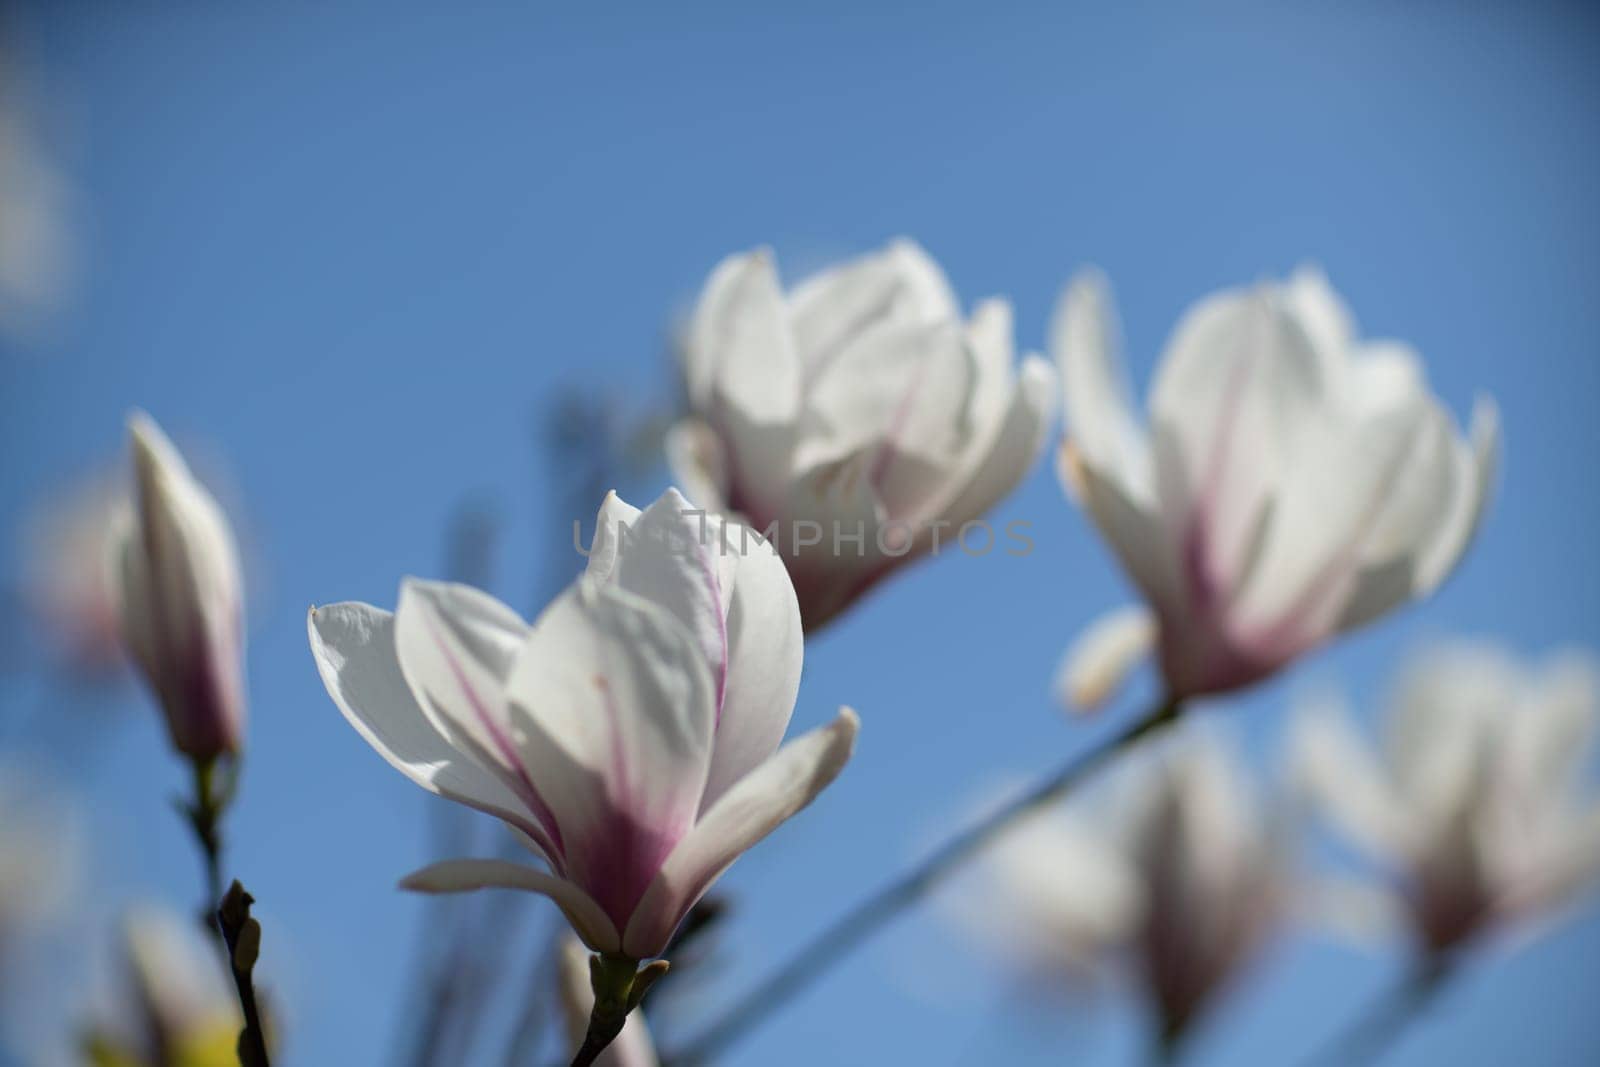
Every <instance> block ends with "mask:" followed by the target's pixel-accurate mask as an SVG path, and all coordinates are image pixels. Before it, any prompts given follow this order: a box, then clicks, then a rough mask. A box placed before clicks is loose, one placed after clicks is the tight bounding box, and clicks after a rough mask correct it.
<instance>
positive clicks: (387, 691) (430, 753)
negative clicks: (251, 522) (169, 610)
mask: <svg viewBox="0 0 1600 1067" xmlns="http://www.w3.org/2000/svg"><path fill="white" fill-rule="evenodd" d="M306 631H307V633H308V634H309V635H310V638H311V653H312V656H313V657H314V658H315V659H316V661H317V672H318V673H319V674H321V675H322V684H323V685H325V686H327V689H328V695H329V696H331V697H332V698H333V702H334V703H335V704H337V705H338V707H339V710H340V711H341V712H342V713H343V714H344V717H345V721H347V722H348V723H349V724H350V725H351V726H353V727H355V730H356V732H357V733H358V734H360V735H361V736H362V738H363V739H364V740H365V741H366V742H367V744H369V745H371V746H372V747H373V748H374V749H376V750H377V751H378V754H379V755H380V756H382V757H383V758H384V759H385V760H387V761H388V762H389V765H390V766H392V767H394V768H395V769H396V770H398V771H399V772H400V773H401V774H404V775H405V776H406V777H407V778H410V779H411V780H412V781H413V782H416V783H417V784H418V785H420V786H422V788H424V789H426V790H428V792H430V793H436V794H438V795H439V796H442V797H447V798H449V799H450V800H455V801H459V802H460V803H462V804H466V805H468V806H470V807H473V808H476V809H478V810H479V811H483V812H487V813H488V814H490V815H493V816H495V817H496V818H500V819H504V820H505V821H506V822H508V823H510V824H511V825H513V826H515V827H516V828H518V829H520V830H522V831H523V833H525V834H527V835H528V837H529V838H531V839H532V840H533V842H534V843H535V844H536V845H537V846H538V849H539V851H540V852H541V853H542V854H543V855H544V857H545V858H546V859H548V860H550V861H551V863H552V864H559V862H560V853H559V852H555V853H554V854H553V855H552V851H553V850H552V846H551V842H550V840H549V838H548V836H547V835H546V833H545V830H544V828H543V827H542V826H540V825H539V823H538V820H537V818H536V817H535V816H534V815H533V814H532V813H531V812H529V811H528V810H527V809H526V807H525V806H524V805H523V803H522V802H521V800H520V799H519V798H518V797H517V796H516V795H515V794H514V793H513V792H512V791H511V790H510V789H509V788H507V787H506V786H505V785H504V784H503V783H502V782H501V780H500V778H499V777H498V776H497V775H496V774H495V773H494V772H491V771H490V770H488V769H486V768H485V767H483V766H481V765H479V764H478V763H477V762H475V761H474V760H473V759H472V758H471V757H469V756H467V755H465V754H463V753H462V752H460V751H457V750H456V749H455V748H453V747H452V746H451V744H450V742H449V741H447V740H446V739H445V737H444V736H443V735H442V734H440V733H439V731H438V730H436V729H435V728H434V726H433V724H432V723H431V722H430V721H429V720H428V717H427V716H426V715H424V714H423V712H422V708H421V707H419V706H418V704H417V701H416V698H415V697H413V696H412V694H411V688H410V687H409V686H408V685H407V684H406V680H405V676H404V675H403V674H401V672H400V663H399V661H398V660H397V659H396V658H395V651H394V616H393V615H391V614H390V613H389V612H387V611H383V610H381V609H379V608H375V607H373V606H371V605H370V604H358V603H343V604H330V605H328V606H327V607H323V608H312V609H311V611H310V612H309V613H308V614H307V617H306Z"/></svg>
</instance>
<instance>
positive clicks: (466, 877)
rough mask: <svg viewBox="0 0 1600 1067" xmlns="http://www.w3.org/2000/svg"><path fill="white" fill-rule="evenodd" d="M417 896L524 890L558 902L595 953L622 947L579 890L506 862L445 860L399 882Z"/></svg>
mask: <svg viewBox="0 0 1600 1067" xmlns="http://www.w3.org/2000/svg"><path fill="white" fill-rule="evenodd" d="M400 888H402V889H409V890H412V891H413V892H417V893H466V892H470V891H471V890H474V889H522V890H526V891H527V892H530V893H538V894H540V895H541V896H546V897H549V898H550V899H551V900H553V901H555V903H556V906H557V907H559V908H560V909H561V912H562V914H564V915H565V916H566V917H567V921H568V922H570V923H571V924H572V929H573V930H574V931H575V932H576V933H577V935H578V936H579V937H580V938H582V939H583V943H584V944H586V945H588V946H589V947H590V948H592V949H593V950H594V951H596V952H612V953H614V952H617V951H619V950H620V949H621V947H622V942H621V939H620V938H619V937H618V936H617V928H616V925H615V924H613V923H612V921H611V920H610V919H608V918H606V914H605V912H604V911H602V910H601V909H600V906H599V905H598V904H596V903H595V902H594V900H592V899H591V898H590V897H589V894H587V893H585V892H584V891H583V890H582V889H580V888H579V887H578V886H576V885H573V884H572V883H571V882H569V881H567V880H566V879H564V878H557V877H556V876H554V875H551V874H546V873H545V872H543V871H536V870H534V869H533V868H532V867H524V866H523V865H521V864H520V863H508V862H506V861H505V860H445V861H443V862H441V863H434V864H430V865H429V866H427V867H424V868H422V869H421V870H420V871H417V872H415V873H413V874H409V875H407V876H406V877H405V878H404V879H402V880H401V882H400Z"/></svg>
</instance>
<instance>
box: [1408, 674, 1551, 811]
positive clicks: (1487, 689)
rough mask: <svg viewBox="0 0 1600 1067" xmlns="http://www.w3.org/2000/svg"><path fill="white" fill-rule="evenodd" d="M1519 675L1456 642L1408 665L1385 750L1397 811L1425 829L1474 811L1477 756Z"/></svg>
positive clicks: (1479, 779) (1510, 701) (1494, 731)
mask: <svg viewBox="0 0 1600 1067" xmlns="http://www.w3.org/2000/svg"><path fill="white" fill-rule="evenodd" d="M1520 679H1521V675H1520V672H1519V670H1518V667H1517V665H1516V664H1515V663H1514V662H1513V661H1512V660H1511V659H1510V658H1509V657H1508V656H1507V655H1506V654H1505V653H1504V652H1503V651H1502V650H1500V649H1499V648H1497V647H1495V646H1493V645H1490V644H1485V643H1473V642H1456V643H1453V644H1450V645H1445V646H1442V647H1439V648H1436V649H1433V650H1430V651H1428V652H1427V653H1425V654H1423V655H1421V656H1418V657H1416V658H1415V659H1414V660H1413V661H1412V662H1411V663H1410V664H1409V665H1408V666H1407V668H1406V670H1405V672H1404V674H1403V675H1402V676H1401V680H1400V684H1399V686H1398V688H1397V691H1396V693H1395V695H1394V697H1393V699H1392V701H1391V704H1392V708H1393V710H1392V712H1391V714H1390V715H1389V716H1388V719H1387V722H1386V727H1387V734H1386V737H1385V742H1386V744H1385V749H1386V752H1387V755H1388V762H1389V766H1390V768H1391V773H1392V776H1393V781H1394V784H1395V786H1396V787H1397V789H1398V790H1399V792H1400V794H1401V796H1402V797H1403V799H1404V802H1405V804H1406V805H1407V806H1408V807H1409V808H1410V809H1411V810H1412V811H1413V812H1414V813H1415V814H1416V815H1417V816H1418V817H1419V818H1424V819H1427V820H1428V821H1429V822H1428V825H1432V826H1444V825H1448V824H1449V823H1451V822H1452V821H1454V820H1457V819H1458V818H1459V817H1460V815H1461V813H1462V812H1464V811H1466V810H1467V809H1468V808H1469V806H1472V805H1474V804H1476V803H1477V801H1478V799H1479V796H1480V791H1481V789H1482V788H1483V786H1484V785H1485V781H1484V776H1483V774H1482V772H1483V770H1484V769H1485V767H1484V758H1483V757H1484V755H1485V754H1486V753H1488V752H1490V751H1491V748H1490V747H1489V746H1490V745H1491V744H1492V743H1493V742H1494V741H1495V740H1496V739H1497V736H1498V734H1499V731H1500V729H1501V725H1502V723H1503V721H1504V717H1505V715H1506V714H1507V711H1508V709H1510V708H1512V707H1514V706H1516V702H1517V697H1518V690H1519V685H1520Z"/></svg>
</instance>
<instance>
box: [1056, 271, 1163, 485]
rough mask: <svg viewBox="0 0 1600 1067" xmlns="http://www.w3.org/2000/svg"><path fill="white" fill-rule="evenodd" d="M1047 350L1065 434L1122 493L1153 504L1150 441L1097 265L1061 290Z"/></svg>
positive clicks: (1107, 289)
mask: <svg viewBox="0 0 1600 1067" xmlns="http://www.w3.org/2000/svg"><path fill="white" fill-rule="evenodd" d="M1050 349H1051V352H1052V354H1053V355H1054V356H1055V360H1056V366H1057V367H1058V368H1059V369H1060V372H1061V388H1062V391H1063V397H1064V400H1065V406H1064V413H1065V418H1066V429H1067V434H1068V436H1069V437H1070V438H1071V440H1072V442H1073V444H1074V446H1075V447H1076V448H1077V450H1078V454H1079V455H1080V456H1081V457H1082V461H1083V462H1084V463H1085V464H1086V465H1088V466H1090V467H1093V468H1094V469H1095V470H1096V471H1098V472H1099V474H1100V476H1101V477H1102V478H1104V479H1106V480H1108V481H1111V482H1113V483H1114V484H1115V485H1116V486H1117V487H1118V488H1119V489H1120V491H1121V492H1122V493H1123V495H1125V496H1128V497H1130V498H1132V499H1134V500H1136V501H1138V502H1140V504H1141V505H1142V506H1150V505H1151V504H1152V503H1153V501H1154V498H1155V487H1154V484H1153V482H1152V477H1153V471H1152V469H1151V464H1150V445H1149V441H1148V440H1147V438H1146V436H1145V431H1144V427H1143V426H1141V425H1140V422H1139V417H1138V415H1137V414H1136V413H1135V409H1134V404H1133V398H1132V389H1131V387H1130V386H1129V384H1128V373H1127V370H1126V368H1125V367H1124V366H1123V362H1122V331H1121V327H1120V326H1119V325H1118V322H1117V314H1116V308H1115V307H1114V306H1113V303H1112V297H1111V285H1110V283H1109V282H1108V281H1107V280H1106V278H1105V275H1103V274H1102V273H1100V272H1099V271H1098V270H1085V271H1082V272H1080V273H1079V274H1078V276H1077V277H1075V278H1073V280H1072V282H1071V284H1069V285H1068V286H1067V289H1066V291H1065V292H1064V293H1062V295H1061V300H1060V302H1059V303H1058V304H1057V305H1056V312H1055V318H1054V321H1053V322H1052V323H1051V327H1050Z"/></svg>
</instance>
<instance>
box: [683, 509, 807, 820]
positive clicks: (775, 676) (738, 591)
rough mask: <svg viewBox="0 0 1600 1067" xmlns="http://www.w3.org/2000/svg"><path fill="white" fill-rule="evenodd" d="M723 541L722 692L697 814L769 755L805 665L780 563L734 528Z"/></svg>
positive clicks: (796, 614) (796, 610) (796, 611)
mask: <svg viewBox="0 0 1600 1067" xmlns="http://www.w3.org/2000/svg"><path fill="white" fill-rule="evenodd" d="M714 525H715V524H714ZM725 540H726V542H727V543H728V544H730V545H731V546H732V548H731V551H732V552H734V553H737V554H738V557H739V558H738V569H737V571H736V572H735V573H734V575H733V596H732V599H731V600H730V601H729V605H728V619H727V634H728V677H727V684H726V686H725V687H724V689H723V699H722V714H721V717H720V718H719V719H718V721H717V735H716V750H715V751H714V752H713V753H712V756H711V771H710V776H709V778H708V779H707V781H706V795H705V798H704V799H703V800H702V801H701V804H700V810H701V811H706V810H708V809H709V807H710V805H712V804H714V803H715V802H716V801H717V799H718V798H719V797H721V796H722V794H723V793H724V792H726V791H727V789H728V787H729V786H731V785H733V783H734V782H736V781H738V780H739V779H740V778H743V777H744V776H745V775H746V774H748V773H749V772H750V771H751V770H752V769H753V768H755V767H756V766H758V765H759V764H761V763H762V762H763V761H764V760H766V759H767V757H769V756H771V755H772V753H773V752H774V751H776V750H777V747H778V743H779V742H780V741H782V740H783V734H784V731H785V730H787V729H788V728H789V718H790V716H791V715H793V714H794V702H795V697H796V696H797V695H798V694H799V691H800V671H801V665H802V663H803V661H804V657H805V651H804V632H803V630H802V629H801V623H800V603H799V600H798V599H797V598H796V596H795V591H794V584H793V582H791V581H790V579H789V573H788V571H787V570H786V569H785V567H784V565H783V560H782V559H781V558H780V557H779V556H778V554H777V553H776V552H775V551H774V550H773V549H772V547H771V546H769V545H767V544H766V543H765V542H763V541H760V540H759V539H758V536H757V534H756V533H755V532H754V531H751V530H749V529H747V528H745V527H741V526H739V525H737V524H736V523H735V524H730V525H729V526H728V527H727V532H726V535H725Z"/></svg>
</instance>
